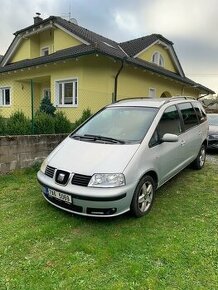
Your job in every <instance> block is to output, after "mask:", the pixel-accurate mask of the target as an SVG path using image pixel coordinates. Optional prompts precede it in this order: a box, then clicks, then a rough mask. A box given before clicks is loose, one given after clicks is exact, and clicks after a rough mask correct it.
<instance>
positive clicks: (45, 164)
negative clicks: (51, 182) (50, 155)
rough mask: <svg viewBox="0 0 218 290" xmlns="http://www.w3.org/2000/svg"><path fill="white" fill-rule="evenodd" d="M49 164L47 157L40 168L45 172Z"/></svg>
mask: <svg viewBox="0 0 218 290" xmlns="http://www.w3.org/2000/svg"><path fill="white" fill-rule="evenodd" d="M47 164H48V161H47V158H46V159H45V160H44V161H43V162H42V165H41V167H40V170H41V171H42V172H43V173H45V169H46V167H47Z"/></svg>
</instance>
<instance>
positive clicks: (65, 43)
mask: <svg viewBox="0 0 218 290" xmlns="http://www.w3.org/2000/svg"><path fill="white" fill-rule="evenodd" d="M80 44H81V42H80V41H79V40H77V39H76V38H74V37H73V36H71V35H69V34H67V33H66V32H64V31H62V30H61V29H59V28H56V29H48V30H45V31H43V32H41V33H40V34H35V35H32V36H30V37H29V38H27V39H22V40H21V43H20V45H19V46H18V47H17V49H16V51H15V53H14V55H13V56H12V58H11V59H10V63H13V62H17V61H20V60H24V59H31V58H36V57H39V56H40V55H41V49H42V48H45V47H48V48H49V53H53V52H56V51H58V50H61V49H65V48H69V47H72V46H76V45H80Z"/></svg>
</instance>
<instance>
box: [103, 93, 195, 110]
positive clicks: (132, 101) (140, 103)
mask: <svg viewBox="0 0 218 290" xmlns="http://www.w3.org/2000/svg"><path fill="white" fill-rule="evenodd" d="M184 101H196V99H194V98H192V97H183V96H181V97H177V96H176V97H171V98H149V97H147V98H129V99H122V100H119V101H117V102H116V103H113V104H111V105H109V107H121V106H122V107H123V106H125V107H153V108H160V107H162V106H163V105H164V104H167V103H171V104H178V103H181V102H184Z"/></svg>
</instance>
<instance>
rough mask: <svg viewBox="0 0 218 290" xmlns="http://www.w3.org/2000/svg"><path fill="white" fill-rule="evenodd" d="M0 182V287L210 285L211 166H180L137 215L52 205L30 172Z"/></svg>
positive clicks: (215, 171) (215, 175)
mask: <svg viewBox="0 0 218 290" xmlns="http://www.w3.org/2000/svg"><path fill="white" fill-rule="evenodd" d="M0 185H1V191H0V198H1V200H0V209H1V211H0V221H1V228H0V289H16V290H17V289H28V290H34V289H45V290H49V289H52V290H53V289H78V290H82V289H97V290H98V289H99V290H101V289H102V290H103V289H116V290H117V289H125V290H126V289H134V290H135V289H143V290H145V289H154V290H158V289H160V290H165V289H184V290H189V289H207V290H209V289H214V290H215V289H218V278H217V273H218V264H217V262H218V261H217V259H218V258H217V248H218V242H217V241H218V236H217V228H218V220H217V212H218V198H217V196H218V166H217V164H213V163H211V164H209V162H207V163H206V166H205V167H204V169H203V170H201V171H192V170H191V169H186V170H184V171H183V172H182V173H180V174H179V175H178V176H177V177H175V178H174V179H173V180H171V181H170V182H168V183H167V184H166V185H164V186H163V187H162V188H161V189H160V190H158V192H157V196H156V201H155V203H154V207H153V209H152V210H151V212H150V214H149V215H147V216H146V217H143V218H140V219H135V218H133V217H131V216H130V215H128V214H126V215H123V216H120V217H117V218H111V219H94V218H85V217H79V216H72V215H71V214H68V213H65V212H63V211H61V210H58V209H56V208H54V207H53V206H51V205H49V204H48V203H47V202H46V201H45V200H44V199H43V197H42V195H41V193H40V187H39V185H38V184H37V181H36V171H35V170H33V169H29V170H26V171H20V172H16V173H13V174H9V175H5V176H0Z"/></svg>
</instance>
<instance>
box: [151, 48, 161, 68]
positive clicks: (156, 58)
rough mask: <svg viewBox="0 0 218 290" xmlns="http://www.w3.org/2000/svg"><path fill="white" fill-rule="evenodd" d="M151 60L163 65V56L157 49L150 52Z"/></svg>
mask: <svg viewBox="0 0 218 290" xmlns="http://www.w3.org/2000/svg"><path fill="white" fill-rule="evenodd" d="M151 62H152V63H155V64H156V65H158V66H161V67H164V58H163V56H162V54H161V53H160V52H159V51H155V52H154V53H153V54H152V57H151Z"/></svg>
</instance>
